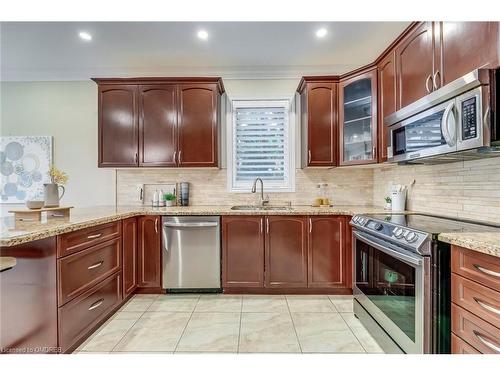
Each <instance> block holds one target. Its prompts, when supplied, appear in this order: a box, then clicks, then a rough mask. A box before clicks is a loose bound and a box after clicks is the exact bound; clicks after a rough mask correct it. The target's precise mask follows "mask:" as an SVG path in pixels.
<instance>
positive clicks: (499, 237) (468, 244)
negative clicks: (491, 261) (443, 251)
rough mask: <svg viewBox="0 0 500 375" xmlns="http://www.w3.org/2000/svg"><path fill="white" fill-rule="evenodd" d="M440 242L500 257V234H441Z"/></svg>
mask: <svg viewBox="0 0 500 375" xmlns="http://www.w3.org/2000/svg"><path fill="white" fill-rule="evenodd" d="M438 239H439V240H440V241H443V242H447V243H450V244H452V245H457V246H461V247H465V248H466V249H470V250H475V251H478V252H480V253H484V254H488V255H493V256H496V257H500V232H496V233H495V232H475V233H441V234H440V235H439V237H438Z"/></svg>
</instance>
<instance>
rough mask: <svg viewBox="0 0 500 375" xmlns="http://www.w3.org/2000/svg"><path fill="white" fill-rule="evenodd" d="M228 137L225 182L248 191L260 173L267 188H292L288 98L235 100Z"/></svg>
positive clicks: (234, 188)
mask: <svg viewBox="0 0 500 375" xmlns="http://www.w3.org/2000/svg"><path fill="white" fill-rule="evenodd" d="M231 117H232V122H231V125H230V126H229V128H230V129H229V132H228V139H229V140H231V141H232V142H228V185H229V190H230V191H233V192H248V191H249V190H250V188H251V186H252V184H253V181H254V180H255V179H256V178H257V177H260V178H261V179H262V180H263V181H264V188H265V190H266V191H275V192H276V191H281V192H284V191H294V190H295V173H294V172H295V171H294V167H295V163H294V156H293V152H291V150H292V151H293V146H294V142H293V138H294V137H293V133H294V131H293V127H292V126H291V125H290V118H291V117H293V116H290V101H289V100H259V101H256V100H235V101H233V102H232V116H231Z"/></svg>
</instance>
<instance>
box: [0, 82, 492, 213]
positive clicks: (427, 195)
mask: <svg viewBox="0 0 500 375" xmlns="http://www.w3.org/2000/svg"><path fill="white" fill-rule="evenodd" d="M224 84H225V86H226V91H227V93H228V95H229V96H230V97H260V96H264V97H266V96H267V97H272V96H287V95H289V96H292V95H293V93H294V91H295V88H296V86H297V84H298V79H297V80H293V79H283V80H224ZM0 95H1V99H0V103H1V106H0V109H1V117H0V121H1V122H0V125H1V134H2V135H53V136H54V148H55V149H54V161H55V164H56V165H57V166H58V167H59V168H61V169H63V170H64V171H66V172H67V173H68V174H69V176H70V181H69V183H68V186H67V188H68V189H67V194H66V196H65V197H64V198H63V203H65V204H71V205H75V206H80V207H82V206H93V205H107V204H114V202H115V177H116V179H117V181H118V184H117V186H116V194H117V197H116V198H117V201H118V203H119V204H135V203H138V193H137V185H138V184H142V183H155V182H156V183H164V182H176V181H181V180H182V181H191V182H193V185H192V190H191V193H192V195H191V202H192V203H193V204H220V203H223V204H233V203H244V202H253V201H254V200H255V198H256V196H255V195H251V194H229V193H227V189H226V170H225V169H221V170H200V169H198V170H196V169H189V170H184V169H182V170H181V169H140V170H139V169H138V170H135V169H121V170H117V171H116V176H115V171H114V170H111V169H99V168H97V167H96V166H97V105H96V103H97V90H96V87H95V84H94V83H92V82H90V81H89V82H2V83H1V84H0ZM223 125H224V124H223ZM296 126H298V123H297V124H296ZM222 131H223V134H225V130H224V129H223V130H222ZM297 134H299V133H298V132H297ZM299 138H300V137H297V149H298V147H299V146H300V139H299ZM222 151H223V154H225V148H224V147H223V150H222ZM297 165H299V164H297ZM413 179H415V184H414V185H413V186H412V187H411V188H410V191H409V196H408V208H409V209H412V210H419V211H427V212H431V213H438V214H444V215H452V216H459V217H464V218H471V219H482V220H491V221H498V222H500V217H499V216H500V215H499V212H500V189H499V187H500V158H496V159H485V160H480V161H474V162H461V163H454V164H444V165H438V166H392V165H385V166H379V167H376V168H374V169H366V168H336V169H330V170H328V169H327V170H325V169H313V170H300V169H298V170H297V171H296V187H297V191H296V193H295V194H280V195H271V198H274V199H279V200H291V201H292V202H293V203H295V204H309V203H310V201H311V199H312V197H313V196H314V190H315V184H316V183H318V182H327V183H329V185H330V195H331V197H332V198H333V201H334V203H335V204H372V203H373V204H375V205H377V206H382V205H383V203H384V202H383V198H384V196H386V195H387V192H388V191H389V186H390V184H392V183H402V184H406V185H410V184H411V182H412V181H413ZM11 207H12V206H7V207H2V214H5V211H6V210H7V209H8V208H11Z"/></svg>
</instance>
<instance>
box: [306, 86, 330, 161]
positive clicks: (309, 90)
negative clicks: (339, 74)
mask: <svg viewBox="0 0 500 375" xmlns="http://www.w3.org/2000/svg"><path fill="white" fill-rule="evenodd" d="M299 90H300V100H301V108H302V114H301V116H302V117H301V135H302V136H301V139H302V142H303V144H302V163H301V165H302V168H305V167H333V166H335V165H336V163H337V158H336V156H337V119H338V116H337V90H338V83H337V82H334V81H322V82H316V81H314V80H313V81H308V78H305V79H304V83H303V84H302V85H301V88H300V89H299Z"/></svg>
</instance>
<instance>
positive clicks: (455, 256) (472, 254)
mask: <svg viewBox="0 0 500 375" xmlns="http://www.w3.org/2000/svg"><path fill="white" fill-rule="evenodd" d="M451 270H452V271H453V272H455V273H457V274H459V275H460V276H463V277H466V278H468V279H470V280H474V281H476V282H478V283H480V284H484V285H486V286H488V287H490V288H493V289H495V290H497V291H500V258H498V257H494V256H492V255H486V254H482V253H478V252H477V251H474V250H468V249H464V248H462V247H458V246H453V250H452V253H451Z"/></svg>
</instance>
